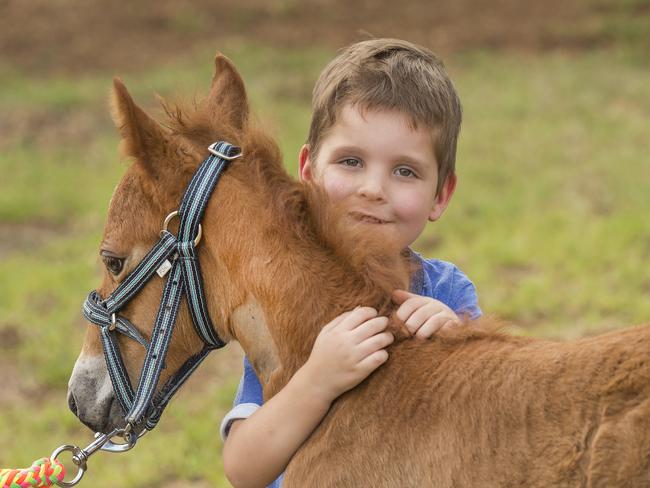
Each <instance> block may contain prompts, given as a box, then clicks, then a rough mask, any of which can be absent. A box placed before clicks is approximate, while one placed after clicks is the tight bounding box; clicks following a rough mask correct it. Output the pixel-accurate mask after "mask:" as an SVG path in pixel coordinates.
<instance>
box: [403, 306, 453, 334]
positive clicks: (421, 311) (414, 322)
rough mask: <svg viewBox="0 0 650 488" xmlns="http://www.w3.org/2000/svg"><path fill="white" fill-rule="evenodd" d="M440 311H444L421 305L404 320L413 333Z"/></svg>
mask: <svg viewBox="0 0 650 488" xmlns="http://www.w3.org/2000/svg"><path fill="white" fill-rule="evenodd" d="M440 313H443V311H439V312H436V310H435V309H433V308H432V307H430V306H424V307H419V308H416V309H415V310H414V311H413V313H412V314H411V315H410V316H409V317H408V318H407V319H406V320H405V321H404V325H405V326H406V328H407V329H408V330H409V331H410V332H411V333H415V332H416V331H417V330H418V329H420V328H421V327H422V326H423V325H424V324H425V323H426V322H427V321H428V320H431V319H432V318H434V317H436V316H437V315H438V314H440Z"/></svg>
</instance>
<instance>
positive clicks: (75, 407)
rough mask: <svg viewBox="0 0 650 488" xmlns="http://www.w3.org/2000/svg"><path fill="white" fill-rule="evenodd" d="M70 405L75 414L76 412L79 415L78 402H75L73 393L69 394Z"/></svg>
mask: <svg viewBox="0 0 650 488" xmlns="http://www.w3.org/2000/svg"><path fill="white" fill-rule="evenodd" d="M68 407H70V410H71V411H72V413H73V414H75V416H77V417H78V416H79V415H78V412H77V402H75V400H74V395H73V394H72V393H70V394H69V395H68Z"/></svg>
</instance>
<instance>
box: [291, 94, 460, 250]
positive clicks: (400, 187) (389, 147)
mask: <svg viewBox="0 0 650 488" xmlns="http://www.w3.org/2000/svg"><path fill="white" fill-rule="evenodd" d="M300 178H301V179H302V180H303V181H313V182H314V183H316V184H318V185H320V186H322V187H323V188H324V189H325V191H326V192H327V193H328V195H329V196H330V198H331V199H332V200H333V201H334V202H340V201H343V200H345V205H346V206H347V208H348V212H347V217H348V218H349V219H350V220H351V222H354V223H360V224H362V225H368V226H370V227H372V228H374V229H377V230H382V231H384V232H388V233H389V235H390V236H391V237H392V238H394V239H395V240H396V241H397V243H398V244H400V245H401V247H402V248H404V247H407V246H409V245H410V244H412V243H413V242H414V241H415V240H416V239H417V238H418V236H419V235H420V234H421V232H422V230H423V229H424V226H425V224H426V223H427V221H428V220H431V221H434V220H437V219H438V218H439V217H440V216H441V215H442V213H443V212H444V210H445V208H447V204H448V203H449V200H450V198H451V196H452V194H453V192H454V189H455V186H456V177H455V175H452V176H450V177H449V178H448V179H447V181H446V182H445V184H444V185H443V187H442V189H441V191H440V192H439V194H438V195H436V187H437V184H438V165H437V162H436V157H435V155H434V151H433V145H432V144H431V133H430V131H429V130H428V129H427V128H424V127H418V128H417V129H413V128H412V127H411V126H410V125H409V118H408V117H407V116H406V115H405V114H404V113H402V112H399V111H393V110H366V111H363V112H361V111H359V110H358V109H357V108H356V107H354V106H351V105H345V106H344V107H343V108H342V109H341V110H340V112H339V116H338V120H337V122H336V123H335V124H334V126H333V127H332V128H331V129H330V130H329V132H328V133H327V134H326V135H325V136H324V137H323V139H322V141H321V146H320V150H319V151H318V154H317V156H316V159H315V160H313V159H312V158H311V155H310V154H309V148H308V147H307V146H303V148H302V150H301V151H300Z"/></svg>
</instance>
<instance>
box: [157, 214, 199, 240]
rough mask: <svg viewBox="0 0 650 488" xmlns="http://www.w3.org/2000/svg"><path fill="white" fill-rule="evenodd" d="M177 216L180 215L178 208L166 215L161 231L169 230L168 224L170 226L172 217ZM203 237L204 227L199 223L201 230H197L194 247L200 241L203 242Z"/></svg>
mask: <svg viewBox="0 0 650 488" xmlns="http://www.w3.org/2000/svg"><path fill="white" fill-rule="evenodd" d="M177 216H178V210H174V211H173V212H172V213H170V214H169V215H168V216H167V217H165V221H164V222H163V228H162V230H161V231H160V233H161V234H162V233H163V232H167V226H169V223H170V222H171V221H172V219H173V218H174V217H177ZM201 237H203V228H202V227H201V224H199V231H198V232H197V234H196V237H195V238H194V247H196V246H198V245H199V242H201Z"/></svg>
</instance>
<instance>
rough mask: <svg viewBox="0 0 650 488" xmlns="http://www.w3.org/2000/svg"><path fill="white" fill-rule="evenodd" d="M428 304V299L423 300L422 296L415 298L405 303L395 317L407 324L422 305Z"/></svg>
mask: <svg viewBox="0 0 650 488" xmlns="http://www.w3.org/2000/svg"><path fill="white" fill-rule="evenodd" d="M425 303H426V299H423V298H422V297H420V296H417V295H415V296H413V297H411V298H409V299H408V300H406V301H405V302H403V303H402V304H401V305H400V306H399V308H398V309H397V312H395V315H396V316H397V318H398V319H400V320H401V321H402V322H406V321H407V320H408V319H409V317H410V316H411V315H412V314H413V312H415V311H416V310H417V309H418V308H420V307H421V306H422V305H424V304H425Z"/></svg>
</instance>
